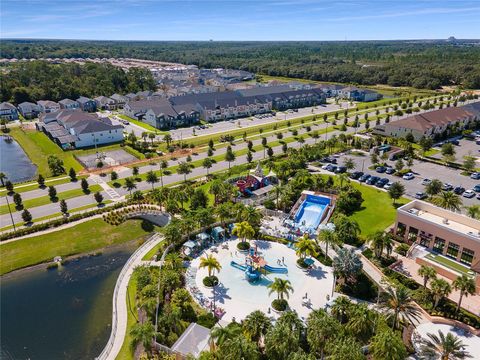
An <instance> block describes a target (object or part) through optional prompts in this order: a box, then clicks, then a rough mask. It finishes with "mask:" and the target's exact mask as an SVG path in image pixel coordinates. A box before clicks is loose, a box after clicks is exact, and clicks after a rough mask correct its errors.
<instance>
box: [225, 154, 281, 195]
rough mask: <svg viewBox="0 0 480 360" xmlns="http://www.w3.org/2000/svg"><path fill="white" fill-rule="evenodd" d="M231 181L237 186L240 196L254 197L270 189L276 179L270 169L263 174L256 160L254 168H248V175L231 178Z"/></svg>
mask: <svg viewBox="0 0 480 360" xmlns="http://www.w3.org/2000/svg"><path fill="white" fill-rule="evenodd" d="M232 181H233V182H234V183H235V185H236V186H237V187H238V190H239V191H240V193H241V194H242V196H244V197H252V196H253V197H256V196H261V195H264V194H266V193H268V192H269V191H271V190H272V189H273V184H276V183H277V182H278V179H277V176H276V175H275V173H274V172H272V171H270V173H268V174H267V175H265V174H264V172H263V169H262V166H261V165H260V162H258V164H257V166H256V167H255V169H252V170H250V173H249V174H248V175H246V176H241V177H238V178H235V179H232Z"/></svg>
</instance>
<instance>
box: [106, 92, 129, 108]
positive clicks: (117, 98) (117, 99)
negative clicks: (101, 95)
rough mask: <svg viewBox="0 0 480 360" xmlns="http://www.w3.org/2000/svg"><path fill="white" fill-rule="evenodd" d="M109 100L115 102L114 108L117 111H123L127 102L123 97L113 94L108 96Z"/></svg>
mask: <svg viewBox="0 0 480 360" xmlns="http://www.w3.org/2000/svg"><path fill="white" fill-rule="evenodd" d="M110 99H112V100H113V101H115V107H116V108H117V109H123V107H124V106H125V104H126V103H127V101H128V99H127V98H126V97H125V96H123V95H120V94H113V95H112V96H110Z"/></svg>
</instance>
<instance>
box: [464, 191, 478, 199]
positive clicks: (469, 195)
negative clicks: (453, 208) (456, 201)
mask: <svg viewBox="0 0 480 360" xmlns="http://www.w3.org/2000/svg"><path fill="white" fill-rule="evenodd" d="M475 195H476V193H475V191H473V190H472V189H469V190H467V191H465V192H464V193H463V197H466V198H467V199H471V198H473V197H474V196H475Z"/></svg>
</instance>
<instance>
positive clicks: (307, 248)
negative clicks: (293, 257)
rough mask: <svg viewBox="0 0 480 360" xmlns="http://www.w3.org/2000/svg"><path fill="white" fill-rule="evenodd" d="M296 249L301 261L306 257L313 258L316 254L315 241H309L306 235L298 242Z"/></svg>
mask: <svg viewBox="0 0 480 360" xmlns="http://www.w3.org/2000/svg"><path fill="white" fill-rule="evenodd" d="M296 247H297V251H296V254H297V255H298V256H299V257H300V259H302V260H304V259H305V257H306V256H307V255H309V256H315V255H316V254H317V247H316V244H315V241H313V240H311V239H310V238H309V237H308V235H305V236H304V237H303V238H302V239H301V240H300V241H298V242H297V244H296Z"/></svg>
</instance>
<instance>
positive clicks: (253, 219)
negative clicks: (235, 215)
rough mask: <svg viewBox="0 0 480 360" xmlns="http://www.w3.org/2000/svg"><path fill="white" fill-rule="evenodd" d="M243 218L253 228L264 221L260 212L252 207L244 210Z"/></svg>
mask: <svg viewBox="0 0 480 360" xmlns="http://www.w3.org/2000/svg"><path fill="white" fill-rule="evenodd" d="M241 216H242V219H243V220H244V221H247V222H248V223H250V224H252V225H253V226H255V225H258V224H260V220H261V219H262V214H261V213H260V211H259V210H258V209H257V208H255V207H254V206H251V205H248V206H245V208H243V210H242V214H241Z"/></svg>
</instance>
